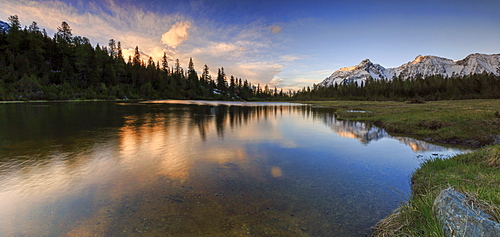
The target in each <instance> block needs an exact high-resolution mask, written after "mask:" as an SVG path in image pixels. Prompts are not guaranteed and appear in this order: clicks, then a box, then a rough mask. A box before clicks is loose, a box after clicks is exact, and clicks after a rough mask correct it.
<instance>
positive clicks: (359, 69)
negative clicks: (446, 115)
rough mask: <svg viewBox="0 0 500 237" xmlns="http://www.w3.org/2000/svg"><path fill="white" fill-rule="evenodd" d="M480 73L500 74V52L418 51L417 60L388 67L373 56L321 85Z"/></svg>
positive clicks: (346, 68) (325, 80)
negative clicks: (452, 54) (454, 56)
mask: <svg viewBox="0 0 500 237" xmlns="http://www.w3.org/2000/svg"><path fill="white" fill-rule="evenodd" d="M476 73H493V74H495V75H498V76H500V54H491V55H488V54H470V55H468V56H467V57H466V58H464V59H462V60H458V61H453V60H451V59H447V58H441V57H437V56H422V55H418V56H417V57H416V58H415V60H413V61H411V62H408V63H405V64H403V65H401V66H399V67H397V68H384V67H383V66H381V65H379V64H374V63H372V62H371V61H370V60H369V59H365V60H363V61H361V63H360V64H359V65H357V66H353V67H345V68H341V69H339V70H337V71H335V72H334V73H333V74H332V75H330V76H329V77H327V78H325V79H324V80H323V81H322V82H321V83H319V85H320V86H331V85H335V84H338V85H342V84H349V83H354V82H356V83H357V84H358V85H361V84H362V83H365V82H366V80H367V79H368V78H369V77H372V78H373V79H375V80H380V79H389V80H390V79H392V78H394V77H399V76H401V77H402V78H403V79H409V78H415V77H417V76H418V75H422V76H424V77H426V76H432V75H438V74H439V75H443V76H447V77H452V76H466V75H471V74H476Z"/></svg>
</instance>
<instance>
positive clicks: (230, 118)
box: [189, 105, 293, 140]
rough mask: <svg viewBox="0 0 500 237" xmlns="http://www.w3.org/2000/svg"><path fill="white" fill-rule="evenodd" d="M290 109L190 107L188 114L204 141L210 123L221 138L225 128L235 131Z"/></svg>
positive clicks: (276, 107)
mask: <svg viewBox="0 0 500 237" xmlns="http://www.w3.org/2000/svg"><path fill="white" fill-rule="evenodd" d="M292 108H293V107H288V106H227V105H218V106H199V105H191V107H190V109H189V113H190V117H191V118H192V120H191V122H192V123H193V124H195V125H196V126H197V127H198V130H199V133H200V137H201V138H202V139H203V140H206V136H207V133H208V130H209V129H210V123H212V122H214V123H215V129H216V131H217V135H218V137H220V138H223V137H224V133H225V131H226V129H227V126H229V128H230V129H236V128H239V127H241V126H244V125H245V124H248V122H250V121H252V120H259V119H261V118H263V119H264V120H266V119H268V118H275V117H276V116H278V115H279V114H282V113H283V110H284V109H285V110H291V109H292ZM212 120H213V121H212Z"/></svg>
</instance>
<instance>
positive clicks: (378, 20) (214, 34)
mask: <svg viewBox="0 0 500 237" xmlns="http://www.w3.org/2000/svg"><path fill="white" fill-rule="evenodd" d="M11 15H18V17H19V20H20V21H21V24H22V25H27V26H29V25H30V24H31V23H32V22H33V21H35V22H37V24H38V26H39V27H40V28H44V29H46V31H47V32H48V33H49V35H53V34H54V33H55V31H56V30H57V27H58V26H60V25H61V23H62V21H66V22H67V23H68V24H69V25H70V27H71V29H72V33H73V35H79V36H82V37H87V38H89V39H90V41H91V43H92V44H94V45H96V44H99V45H101V46H106V45H107V44H108V42H109V39H114V40H116V41H120V42H121V44H122V48H123V50H124V54H125V56H126V60H127V59H128V55H131V54H133V51H134V49H135V47H136V46H138V47H139V50H140V52H141V54H142V56H143V57H144V58H145V59H147V58H149V57H150V56H151V57H153V59H154V60H155V61H160V60H161V57H162V56H163V53H164V52H166V53H167V56H168V58H169V63H170V65H173V64H174V61H175V60H176V59H179V61H180V63H181V66H182V67H184V68H186V67H187V65H188V62H189V58H190V57H192V59H193V62H194V65H195V69H196V70H197V71H199V72H201V70H202V69H203V65H205V64H206V65H208V67H209V68H210V72H211V74H212V75H214V74H216V73H217V69H218V68H221V67H224V71H225V73H226V75H227V76H230V75H234V76H235V77H236V78H242V79H243V80H245V79H247V80H249V81H250V82H252V83H253V84H257V83H259V84H261V85H264V84H267V85H269V86H270V87H274V86H276V87H278V88H284V89H299V88H302V87H304V86H312V84H314V83H319V82H321V81H322V80H323V79H325V78H326V77H328V76H329V75H330V74H332V73H333V72H334V71H336V70H338V69H340V68H342V67H348V66H354V65H357V64H359V63H360V62H361V61H362V60H364V59H370V60H371V61H372V62H374V63H378V64H380V65H382V66H384V67H386V68H387V67H397V66H400V65H401V64H404V63H407V62H409V61H412V60H413V59H414V58H415V57H416V56H418V55H435V56H440V57H445V58H450V59H454V60H460V59H463V58H465V57H466V56H467V55H469V54H471V53H486V54H498V53H500V1H498V0H475V1H469V0H420V1H414V0H412V1H407V0H395V1H393V0H386V1H382V0H352V1H336V0H329V1H312V0H276V1H272V0H186V1H183V0H172V1H171V0H96V1H84V0H52V1H45V0H0V20H1V21H5V22H7V19H8V17H9V16H11Z"/></svg>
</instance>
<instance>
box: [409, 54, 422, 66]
mask: <svg viewBox="0 0 500 237" xmlns="http://www.w3.org/2000/svg"><path fill="white" fill-rule="evenodd" d="M423 59H424V56H422V55H421V54H419V55H418V56H417V57H415V60H413V61H412V62H411V63H413V64H415V63H419V62H421V61H422V60H423Z"/></svg>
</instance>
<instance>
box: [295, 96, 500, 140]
mask: <svg viewBox="0 0 500 237" xmlns="http://www.w3.org/2000/svg"><path fill="white" fill-rule="evenodd" d="M304 103H309V104H314V105H321V106H326V107H332V108H335V109H337V118H338V119H348V120H357V121H366V122H371V123H374V124H375V125H377V126H380V127H382V128H384V129H386V130H387V131H388V132H392V133H402V134H408V135H412V136H415V137H418V138H421V139H423V140H427V141H435V142H443V143H455V144H462V145H467V146H472V147H481V146H485V145H488V144H492V143H493V142H494V141H496V140H497V139H498V136H499V135H500V100H498V99H497V100H453V101H430V102H426V103H422V104H410V103H406V102H393V101H388V102H376V101H312V102H304ZM350 110H363V111H370V113H353V112H349V111H350Z"/></svg>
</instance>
